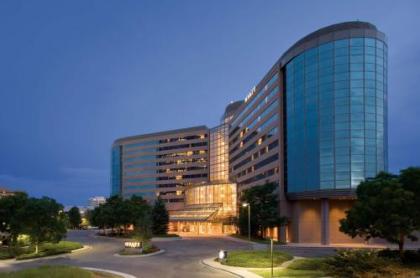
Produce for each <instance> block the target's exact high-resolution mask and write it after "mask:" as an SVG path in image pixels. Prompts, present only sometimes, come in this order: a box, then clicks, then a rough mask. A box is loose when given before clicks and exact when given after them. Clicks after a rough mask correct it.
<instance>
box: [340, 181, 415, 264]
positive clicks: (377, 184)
mask: <svg viewBox="0 0 420 278" xmlns="http://www.w3.org/2000/svg"><path fill="white" fill-rule="evenodd" d="M414 207H415V196H414V193H413V192H411V191H409V190H406V189H404V187H403V185H402V184H401V183H400V180H399V177H398V176H394V175H391V174H388V173H380V174H379V175H378V176H377V177H376V178H374V179H370V180H367V181H364V182H362V183H361V184H360V185H359V186H358V187H357V200H356V202H355V204H354V205H353V207H352V208H351V209H350V210H349V211H347V212H346V218H345V219H342V220H341V221H340V224H341V226H340V231H342V232H344V233H346V234H348V235H350V236H351V237H353V238H354V237H356V236H360V237H362V238H364V239H366V240H368V239H370V238H376V237H377V238H383V239H386V240H387V241H389V242H391V243H396V244H398V247H399V250H400V254H401V256H403V252H404V243H405V239H406V238H410V239H413V240H416V239H417V238H416V237H415V235H414V232H415V231H416V229H417V228H418V226H417V224H416V221H415V219H416V215H415V213H416V210H415V209H413V208H414Z"/></svg>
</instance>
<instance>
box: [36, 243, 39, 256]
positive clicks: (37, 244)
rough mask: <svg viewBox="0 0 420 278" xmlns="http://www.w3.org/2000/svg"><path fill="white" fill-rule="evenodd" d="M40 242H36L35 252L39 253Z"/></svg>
mask: <svg viewBox="0 0 420 278" xmlns="http://www.w3.org/2000/svg"><path fill="white" fill-rule="evenodd" d="M38 251H39V250H38V242H37V243H35V254H38Z"/></svg>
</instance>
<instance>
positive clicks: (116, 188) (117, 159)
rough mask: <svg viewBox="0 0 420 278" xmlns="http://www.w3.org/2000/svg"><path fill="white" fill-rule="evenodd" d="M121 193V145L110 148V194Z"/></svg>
mask: <svg viewBox="0 0 420 278" xmlns="http://www.w3.org/2000/svg"><path fill="white" fill-rule="evenodd" d="M120 193H121V146H114V147H112V150H111V196H114V195H119V194H120Z"/></svg>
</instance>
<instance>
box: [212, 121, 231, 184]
mask: <svg viewBox="0 0 420 278" xmlns="http://www.w3.org/2000/svg"><path fill="white" fill-rule="evenodd" d="M228 180H229V125H228V124H222V125H220V126H218V127H215V128H213V129H211V130H210V182H227V181H228Z"/></svg>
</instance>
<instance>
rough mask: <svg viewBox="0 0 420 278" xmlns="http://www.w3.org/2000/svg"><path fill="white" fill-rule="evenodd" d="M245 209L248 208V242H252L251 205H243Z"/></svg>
mask: <svg viewBox="0 0 420 278" xmlns="http://www.w3.org/2000/svg"><path fill="white" fill-rule="evenodd" d="M242 206H243V207H248V240H249V241H251V205H250V204H249V203H243V204H242Z"/></svg>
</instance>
